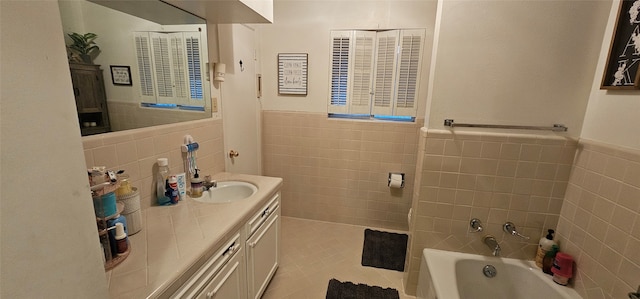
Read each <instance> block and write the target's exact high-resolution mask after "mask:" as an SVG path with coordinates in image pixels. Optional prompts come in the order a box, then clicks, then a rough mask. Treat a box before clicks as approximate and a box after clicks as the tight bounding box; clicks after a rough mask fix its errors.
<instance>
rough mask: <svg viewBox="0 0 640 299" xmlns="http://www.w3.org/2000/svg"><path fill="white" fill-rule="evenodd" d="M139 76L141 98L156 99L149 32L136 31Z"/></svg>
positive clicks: (146, 100)
mask: <svg viewBox="0 0 640 299" xmlns="http://www.w3.org/2000/svg"><path fill="white" fill-rule="evenodd" d="M134 39H135V41H134V43H135V47H136V58H137V64H138V65H137V66H138V76H139V77H140V81H139V84H140V98H141V100H142V101H143V102H150V101H153V102H155V101H156V93H155V87H154V82H155V79H154V75H153V67H152V66H151V63H152V58H151V39H150V38H149V34H148V33H147V32H136V33H134Z"/></svg>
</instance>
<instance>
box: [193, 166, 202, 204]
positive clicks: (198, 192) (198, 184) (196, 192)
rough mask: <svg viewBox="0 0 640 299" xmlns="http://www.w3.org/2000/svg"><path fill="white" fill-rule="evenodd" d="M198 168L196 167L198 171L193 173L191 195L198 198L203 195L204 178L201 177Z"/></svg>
mask: <svg viewBox="0 0 640 299" xmlns="http://www.w3.org/2000/svg"><path fill="white" fill-rule="evenodd" d="M198 170H199V169H196V173H195V174H194V175H193V178H192V179H191V197H193V198H198V197H200V196H202V191H203V190H202V179H201V178H200V174H198Z"/></svg>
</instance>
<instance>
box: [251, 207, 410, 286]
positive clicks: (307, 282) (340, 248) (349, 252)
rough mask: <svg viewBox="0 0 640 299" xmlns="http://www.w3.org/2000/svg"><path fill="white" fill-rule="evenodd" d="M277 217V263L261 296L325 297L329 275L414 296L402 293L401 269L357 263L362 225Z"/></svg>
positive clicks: (360, 254)
mask: <svg viewBox="0 0 640 299" xmlns="http://www.w3.org/2000/svg"><path fill="white" fill-rule="evenodd" d="M281 219H282V222H281V230H282V235H281V238H282V239H281V247H282V248H281V251H280V253H281V255H280V257H281V263H280V267H279V268H278V271H277V272H276V274H275V276H274V277H273V279H272V280H271V283H270V284H269V286H268V287H267V290H266V291H265V293H264V295H263V296H262V298H263V299H284V298H291V299H293V298H296V299H299V298H325V295H326V292H327V285H328V284H329V280H330V279H331V278H335V279H337V280H340V281H343V282H344V281H351V282H353V283H364V284H368V285H371V286H374V285H375V286H380V287H383V288H389V287H390V288H394V289H396V290H398V293H399V294H400V298H401V299H404V298H415V297H412V296H407V295H405V294H404V292H403V287H402V275H403V274H402V272H398V271H393V270H385V269H378V268H373V267H363V266H362V265H361V264H360V261H361V258H362V244H363V242H364V230H365V228H366V227H363V226H355V225H347V224H338V223H329V222H321V221H314V220H306V219H299V218H291V217H282V218H281ZM371 229H376V228H371ZM378 230H383V231H392V230H387V229H378Z"/></svg>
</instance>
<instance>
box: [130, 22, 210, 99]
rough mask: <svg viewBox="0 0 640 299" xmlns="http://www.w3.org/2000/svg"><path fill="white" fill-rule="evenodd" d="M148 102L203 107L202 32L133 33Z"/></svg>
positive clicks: (143, 87) (144, 94)
mask: <svg viewBox="0 0 640 299" xmlns="http://www.w3.org/2000/svg"><path fill="white" fill-rule="evenodd" d="M134 38H135V45H136V56H137V57H136V58H137V61H138V65H137V66H138V73H139V75H140V95H141V96H140V97H141V101H142V102H145V103H162V104H176V105H183V106H200V107H201V106H204V97H205V95H204V90H203V84H204V83H203V82H202V78H203V77H204V74H203V67H202V59H201V58H202V51H203V50H202V44H201V42H200V41H201V39H200V32H171V33H165V32H136V33H135V34H134Z"/></svg>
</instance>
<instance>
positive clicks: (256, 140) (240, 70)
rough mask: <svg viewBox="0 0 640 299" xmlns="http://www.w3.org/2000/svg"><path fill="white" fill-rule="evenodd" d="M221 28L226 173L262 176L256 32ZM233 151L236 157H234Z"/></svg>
mask: <svg viewBox="0 0 640 299" xmlns="http://www.w3.org/2000/svg"><path fill="white" fill-rule="evenodd" d="M218 29H219V42H220V45H219V48H220V60H221V62H222V63H225V64H226V65H227V68H226V71H227V73H226V74H225V81H224V82H222V85H221V87H220V88H221V98H222V100H221V102H222V123H223V126H224V147H225V167H226V171H227V172H232V173H243V174H255V175H261V174H262V165H261V163H262V161H261V157H260V156H261V141H260V124H261V117H260V116H261V113H260V112H261V108H260V102H259V99H258V97H257V92H256V65H257V61H256V59H257V55H256V33H255V30H254V29H253V28H251V27H249V26H246V25H242V24H231V25H218ZM241 61H242V63H240V62H241ZM232 151H233V152H235V153H237V156H235V157H233V155H231V154H230V153H231V152H232Z"/></svg>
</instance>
